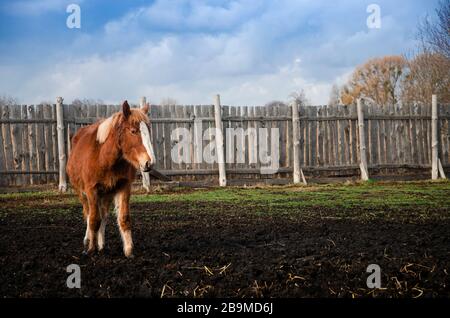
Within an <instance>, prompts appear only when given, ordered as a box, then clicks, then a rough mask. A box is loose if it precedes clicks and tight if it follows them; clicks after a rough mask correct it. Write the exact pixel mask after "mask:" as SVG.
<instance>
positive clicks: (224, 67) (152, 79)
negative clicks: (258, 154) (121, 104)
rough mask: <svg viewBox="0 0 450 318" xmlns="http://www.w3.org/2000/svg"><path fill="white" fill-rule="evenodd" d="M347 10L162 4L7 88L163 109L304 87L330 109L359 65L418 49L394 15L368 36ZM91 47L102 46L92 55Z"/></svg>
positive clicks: (27, 94)
mask: <svg viewBox="0 0 450 318" xmlns="http://www.w3.org/2000/svg"><path fill="white" fill-rule="evenodd" d="M45 1H48V2H49V4H48V5H49V6H50V3H53V4H54V5H56V2H58V3H61V2H63V1H62V0H61V1H57V0H53V1H52V0H45ZM45 1H44V2H45ZM351 5H354V3H350V5H349V6H348V7H347V8H346V9H347V10H349V9H350V6H351ZM346 9H345V8H338V9H333V8H331V9H330V8H329V5H328V2H323V1H316V2H313V3H311V2H309V1H306V0H305V1H289V0H280V1H276V2H272V1H270V2H267V1H233V2H230V3H228V4H226V5H221V4H220V2H219V1H213V2H210V1H200V0H199V1H187V0H183V1H160V0H158V1H156V2H155V3H154V4H152V5H150V6H148V7H143V8H139V9H136V10H133V11H131V12H128V13H125V14H124V15H123V16H122V17H121V18H119V19H117V20H115V21H110V22H109V23H107V24H106V25H105V26H104V28H103V30H102V32H101V33H99V34H88V35H87V34H82V35H80V36H79V37H78V38H76V39H75V41H74V42H73V43H72V46H73V48H72V49H71V50H70V51H72V52H77V54H81V56H71V57H65V58H63V59H59V60H58V61H56V63H52V64H51V65H50V63H48V62H47V63H43V64H42V65H39V67H38V68H39V69H38V70H37V71H34V72H33V74H32V76H30V73H29V70H26V69H25V68H17V69H16V70H15V71H13V72H11V74H13V73H14V74H13V75H12V78H18V79H20V80H19V81H18V82H19V83H20V85H18V84H17V81H11V80H10V79H9V77H3V78H0V86H1V87H2V88H4V89H5V90H6V93H9V94H10V95H13V96H17V91H19V92H20V94H22V95H21V98H22V99H23V100H24V101H25V102H31V101H32V102H40V101H41V100H48V99H53V98H54V97H55V96H63V97H65V100H66V101H70V100H72V99H74V98H84V97H86V98H100V99H103V100H104V101H106V102H113V103H117V102H118V101H120V100H123V99H125V98H127V99H130V100H135V101H137V99H138V98H139V96H142V95H146V96H147V98H148V99H150V100H151V101H152V102H156V103H157V102H159V101H160V100H161V99H162V98H164V97H173V98H175V99H177V101H179V102H180V103H186V104H187V103H193V104H204V103H210V102H211V99H212V96H213V95H214V94H216V93H220V94H221V95H222V99H223V102H224V103H226V104H231V105H238V104H240V105H243V104H247V105H258V104H259V105H262V104H265V103H267V102H269V101H271V100H286V99H287V98H288V95H289V94H290V93H292V92H293V91H297V90H299V89H300V88H303V89H304V90H305V92H306V95H307V97H308V99H309V100H310V101H311V103H313V104H324V103H326V102H327V101H328V97H329V92H330V89H331V86H332V84H333V83H334V82H336V83H338V84H343V83H344V82H345V80H346V79H347V78H348V76H349V75H350V73H351V70H352V69H353V67H354V66H356V65H357V64H359V63H362V62H364V61H365V60H366V59H367V58H369V57H372V56H374V55H383V54H394V53H397V54H398V53H402V49H404V47H405V46H408V45H410V44H411V43H410V42H408V41H409V40H408V39H407V37H406V34H408V30H405V29H404V26H403V25H402V24H401V23H398V21H397V22H396V21H394V20H393V19H392V18H391V17H389V16H385V17H383V26H382V28H381V29H380V30H368V29H367V27H366V24H365V19H366V13H365V7H364V6H361V12H362V14H361V23H360V27H355V26H354V24H352V23H350V21H348V20H349V19H348V18H347V17H346V16H345V14H346ZM333 10H334V11H333ZM336 10H337V11H336ZM330 12H331V13H330ZM332 13H334V14H336V15H337V16H336V17H335V20H330V19H331V18H330V14H331V15H332ZM85 47H89V48H92V47H94V48H99V50H98V51H97V50H94V52H96V53H95V54H92V53H88V54H83V50H86V49H85ZM6 79H8V80H6ZM14 85H16V86H14ZM17 85H18V86H17ZM19 89H20V90H19Z"/></svg>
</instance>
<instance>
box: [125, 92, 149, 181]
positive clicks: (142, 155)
mask: <svg viewBox="0 0 450 318" xmlns="http://www.w3.org/2000/svg"><path fill="white" fill-rule="evenodd" d="M148 109H149V104H148V103H147V104H145V105H144V106H143V107H141V108H140V109H131V108H130V106H129V105H128V102H127V101H125V102H124V103H123V105H122V116H121V117H122V120H120V123H119V147H120V149H121V152H122V156H123V158H124V159H125V160H126V161H128V162H129V163H131V164H132V165H133V166H134V167H135V168H136V169H140V170H141V171H143V172H148V171H150V170H151V168H152V166H153V164H154V162H155V155H154V152H153V147H152V143H151V140H150V132H149V129H148V126H147V125H148V122H149V119H148V117H147V112H148Z"/></svg>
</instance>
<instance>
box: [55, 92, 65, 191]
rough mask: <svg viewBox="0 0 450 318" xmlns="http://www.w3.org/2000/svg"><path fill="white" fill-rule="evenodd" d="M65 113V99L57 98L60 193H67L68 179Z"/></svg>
mask: <svg viewBox="0 0 450 318" xmlns="http://www.w3.org/2000/svg"><path fill="white" fill-rule="evenodd" d="M63 114H64V112H63V98H62V97H57V98H56V130H57V138H58V157H59V186H58V189H59V191H60V192H66V191H67V177H66V149H65V142H64V140H65V139H64V115H63Z"/></svg>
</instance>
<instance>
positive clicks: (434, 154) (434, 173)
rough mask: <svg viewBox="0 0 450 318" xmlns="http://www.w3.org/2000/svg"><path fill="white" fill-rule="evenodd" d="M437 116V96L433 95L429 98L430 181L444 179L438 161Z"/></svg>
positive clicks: (440, 164)
mask: <svg viewBox="0 0 450 318" xmlns="http://www.w3.org/2000/svg"><path fill="white" fill-rule="evenodd" d="M438 120H439V114H438V103H437V95H435V94H433V95H432V98H431V179H433V180H436V179H438V178H439V176H441V178H443V179H446V177H445V173H444V169H443V167H442V163H441V160H440V159H439V150H438V149H439V136H438V133H439V131H438V128H439V127H438V126H439V122H438Z"/></svg>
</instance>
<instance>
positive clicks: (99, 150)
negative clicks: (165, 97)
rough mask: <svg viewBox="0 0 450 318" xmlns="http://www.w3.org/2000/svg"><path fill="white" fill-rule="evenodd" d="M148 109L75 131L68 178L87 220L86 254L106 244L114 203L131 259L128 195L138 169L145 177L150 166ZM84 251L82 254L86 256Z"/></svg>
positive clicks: (125, 108)
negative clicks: (107, 227)
mask: <svg viewBox="0 0 450 318" xmlns="http://www.w3.org/2000/svg"><path fill="white" fill-rule="evenodd" d="M148 108H149V105H148V104H146V105H145V106H144V107H142V108H140V109H130V106H129V105H128V102H127V101H125V102H124V103H123V105H122V111H121V112H118V113H115V114H113V115H112V116H111V117H109V118H107V119H105V120H102V121H99V122H97V123H95V124H92V125H89V126H86V127H83V128H81V129H80V130H78V132H77V133H76V134H75V135H74V136H73V138H72V141H71V142H72V151H71V153H70V156H69V160H68V162H67V174H68V176H69V179H70V183H71V184H72V186H73V188H74V190H75V192H76V193H77V194H78V196H79V198H80V201H81V203H82V204H83V216H84V219H85V220H86V235H85V237H84V241H83V242H84V247H85V252H87V253H88V254H91V253H92V252H94V251H95V250H96V248H98V250H99V251H101V250H102V249H103V247H104V244H105V226H106V222H107V218H108V212H109V208H110V206H111V203H112V201H113V200H114V205H115V210H116V213H117V223H118V225H119V229H120V234H121V236H122V241H123V251H124V253H125V256H127V257H131V256H132V253H133V241H132V238H131V217H130V209H129V202H130V193H131V183H132V182H133V180H134V177H135V175H136V171H137V169H140V170H141V171H144V172H147V171H150V169H151V167H152V164H153V162H154V160H155V158H154V155H153V149H152V146H151V142H150V141H149V137H148V136H149V133H148V128H147V124H148V122H149V119H148V117H147V112H148ZM86 249H87V250H86Z"/></svg>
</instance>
